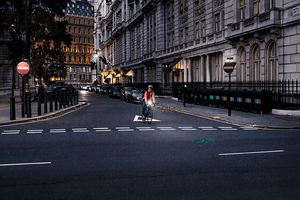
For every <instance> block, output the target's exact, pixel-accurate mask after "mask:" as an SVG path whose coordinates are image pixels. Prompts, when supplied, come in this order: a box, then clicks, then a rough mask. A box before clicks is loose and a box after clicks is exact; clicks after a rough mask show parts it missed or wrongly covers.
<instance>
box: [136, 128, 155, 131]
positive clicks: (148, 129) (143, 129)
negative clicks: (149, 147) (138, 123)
mask: <svg viewBox="0 0 300 200" xmlns="http://www.w3.org/2000/svg"><path fill="white" fill-rule="evenodd" d="M139 130H140V131H155V129H153V128H141V129H139Z"/></svg>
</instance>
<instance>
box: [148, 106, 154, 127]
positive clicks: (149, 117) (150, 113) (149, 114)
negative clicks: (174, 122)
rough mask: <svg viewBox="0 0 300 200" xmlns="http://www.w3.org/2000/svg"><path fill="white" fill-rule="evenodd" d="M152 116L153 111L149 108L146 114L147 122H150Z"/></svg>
mask: <svg viewBox="0 0 300 200" xmlns="http://www.w3.org/2000/svg"><path fill="white" fill-rule="evenodd" d="M152 118H153V112H152V110H151V109H149V111H148V115H147V121H148V124H151V122H152Z"/></svg>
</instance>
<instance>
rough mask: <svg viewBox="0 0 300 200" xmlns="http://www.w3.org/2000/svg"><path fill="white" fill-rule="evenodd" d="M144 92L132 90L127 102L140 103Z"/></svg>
mask: <svg viewBox="0 0 300 200" xmlns="http://www.w3.org/2000/svg"><path fill="white" fill-rule="evenodd" d="M143 96H144V90H132V91H130V92H129V93H128V102H131V103H142V99H143Z"/></svg>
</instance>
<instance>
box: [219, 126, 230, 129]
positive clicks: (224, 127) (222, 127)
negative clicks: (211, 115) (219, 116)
mask: <svg viewBox="0 0 300 200" xmlns="http://www.w3.org/2000/svg"><path fill="white" fill-rule="evenodd" d="M218 128H221V129H226V128H232V127H231V126H219V127H218Z"/></svg>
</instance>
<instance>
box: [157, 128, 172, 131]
mask: <svg viewBox="0 0 300 200" xmlns="http://www.w3.org/2000/svg"><path fill="white" fill-rule="evenodd" d="M160 130H161V131H175V130H176V129H175V128H162V129H160Z"/></svg>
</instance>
